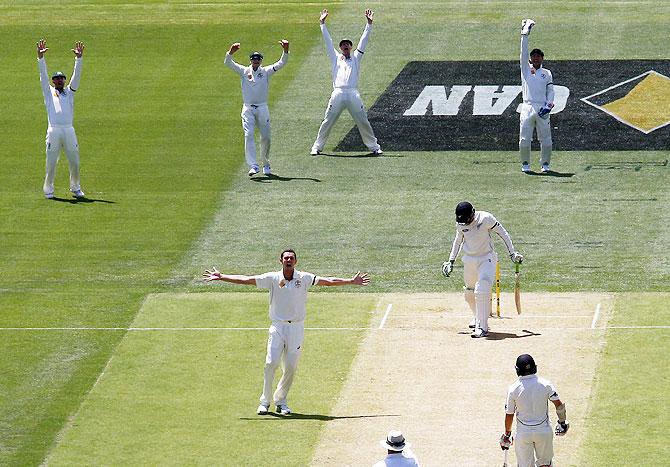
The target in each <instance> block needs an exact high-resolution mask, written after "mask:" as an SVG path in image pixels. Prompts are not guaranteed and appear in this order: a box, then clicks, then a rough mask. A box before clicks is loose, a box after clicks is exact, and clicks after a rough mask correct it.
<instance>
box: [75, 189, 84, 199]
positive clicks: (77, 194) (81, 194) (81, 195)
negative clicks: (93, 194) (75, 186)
mask: <svg viewBox="0 0 670 467" xmlns="http://www.w3.org/2000/svg"><path fill="white" fill-rule="evenodd" d="M72 194H73V195H74V197H75V198H85V197H86V195H85V194H84V192H83V191H81V190H75V191H73V192H72Z"/></svg>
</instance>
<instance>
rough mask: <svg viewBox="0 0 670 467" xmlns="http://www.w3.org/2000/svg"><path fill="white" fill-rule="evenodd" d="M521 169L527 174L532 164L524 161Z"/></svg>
mask: <svg viewBox="0 0 670 467" xmlns="http://www.w3.org/2000/svg"><path fill="white" fill-rule="evenodd" d="M521 171H522V172H523V173H525V174H527V173H528V172H530V165H529V164H528V162H524V163H523V164H521Z"/></svg>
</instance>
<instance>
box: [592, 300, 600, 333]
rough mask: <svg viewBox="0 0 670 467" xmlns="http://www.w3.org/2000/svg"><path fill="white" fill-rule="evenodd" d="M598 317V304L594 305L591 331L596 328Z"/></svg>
mask: <svg viewBox="0 0 670 467" xmlns="http://www.w3.org/2000/svg"><path fill="white" fill-rule="evenodd" d="M599 316H600V303H598V304H597V305H596V311H595V313H593V320H592V321H591V329H595V328H596V323H597V322H598V317H599Z"/></svg>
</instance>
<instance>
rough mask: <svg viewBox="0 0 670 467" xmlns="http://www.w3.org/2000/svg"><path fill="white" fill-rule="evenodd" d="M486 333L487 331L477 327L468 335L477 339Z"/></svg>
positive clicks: (487, 333)
mask: <svg viewBox="0 0 670 467" xmlns="http://www.w3.org/2000/svg"><path fill="white" fill-rule="evenodd" d="M488 335H489V332H488V331H484V330H483V329H482V328H477V329H475V332H473V333H472V334H470V337H472V338H473V339H478V338H480V337H486V336H488Z"/></svg>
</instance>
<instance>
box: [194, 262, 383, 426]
mask: <svg viewBox="0 0 670 467" xmlns="http://www.w3.org/2000/svg"><path fill="white" fill-rule="evenodd" d="M279 261H280V263H281V265H282V268H281V270H280V271H276V272H267V273H265V274H260V275H256V276H243V275H231V274H222V273H220V272H219V271H217V270H216V268H212V269H211V270H207V271H205V273H204V274H203V276H204V277H205V280H206V281H217V280H220V281H225V282H230V283H233V284H242V285H255V286H256V287H258V288H259V289H267V290H269V291H270V308H269V314H270V320H271V322H272V324H271V325H270V329H269V336H268V344H267V354H266V357H265V370H264V376H263V394H261V397H260V405H259V406H258V410H257V413H258V415H265V414H267V413H268V410H269V408H270V403H271V402H273V401H274V403H275V406H276V411H277V413H280V414H282V415H288V414H290V413H291V409H289V407H288V405H287V396H288V392H289V389H291V385H292V384H293V377H294V376H295V371H296V368H297V367H298V360H299V358H300V355H301V353H302V346H303V339H304V334H305V317H306V314H307V291H308V290H309V289H310V288H311V287H312V286H315V285H324V286H340V285H368V283H369V282H370V278H369V276H368V274H361V273H360V272H357V273H356V274H355V275H354V276H353V277H352V278H351V279H342V278H339V277H321V276H317V275H315V274H312V273H309V272H303V271H298V270H297V269H295V266H296V264H297V262H298V257H297V255H296V253H295V251H293V250H291V249H286V250H284V251H282V252H281V254H280V255H279ZM280 363H281V364H282V370H283V373H282V377H281V379H280V380H279V383H278V384H277V389H276V390H275V391H274V394H273V393H272V384H273V380H274V375H275V371H276V370H277V367H278V366H279V364H280Z"/></svg>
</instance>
